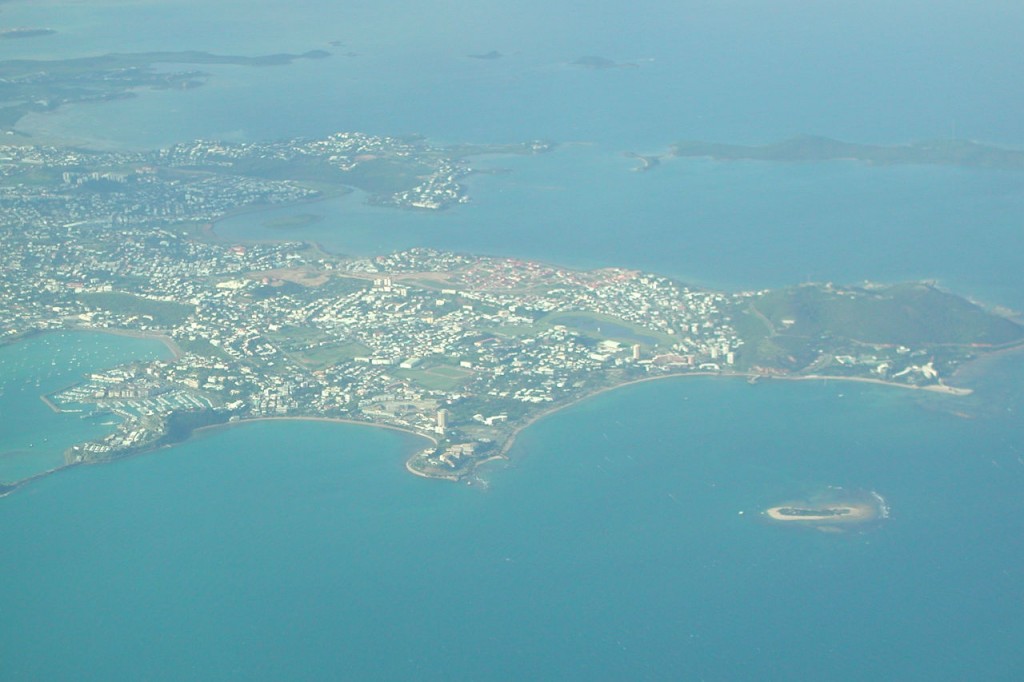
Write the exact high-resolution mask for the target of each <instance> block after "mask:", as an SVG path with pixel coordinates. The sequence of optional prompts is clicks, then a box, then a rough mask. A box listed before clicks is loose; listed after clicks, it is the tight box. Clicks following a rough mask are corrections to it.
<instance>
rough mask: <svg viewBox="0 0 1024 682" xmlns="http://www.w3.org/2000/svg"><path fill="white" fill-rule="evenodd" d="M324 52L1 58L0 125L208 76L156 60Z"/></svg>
mask: <svg viewBox="0 0 1024 682" xmlns="http://www.w3.org/2000/svg"><path fill="white" fill-rule="evenodd" d="M40 30H49V29H40ZM8 37H16V36H15V35H10V36H8ZM20 37H27V36H20ZM329 56H330V53H329V52H325V51H323V50H310V51H308V52H305V53H303V54H284V53H282V54H271V55H258V56H255V57H247V56H239V55H217V54H211V53H209V52H199V51H195V50H187V51H181V52H138V53H131V54H106V55H100V56H96V57H77V58H72V59H55V60H43V59H8V60H5V61H0V129H3V128H7V129H12V128H13V127H14V126H15V124H16V123H17V122H18V121H19V120H20V119H21V118H22V117H23V116H25V115H26V114H29V113H33V112H45V111H53V110H55V109H57V108H59V107H61V106H64V105H67V104H74V103H81V102H102V101H108V100H115V99H121V98H125V97H130V96H132V91H133V90H135V89H137V88H144V87H148V88H161V89H188V88H193V87H198V86H200V85H202V84H203V83H204V82H205V81H206V78H207V77H208V74H206V73H204V72H202V71H198V70H185V71H164V70H158V69H156V68H155V67H156V66H157V65H159V64H191V65H200V64H237V65H239V66H251V67H261V66H282V65H286V64H290V63H292V62H293V61H295V60H297V59H324V58H326V57H329Z"/></svg>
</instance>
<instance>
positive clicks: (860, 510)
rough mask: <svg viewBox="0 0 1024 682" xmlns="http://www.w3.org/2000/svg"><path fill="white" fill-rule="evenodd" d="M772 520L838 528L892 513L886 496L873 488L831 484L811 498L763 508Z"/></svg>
mask: <svg viewBox="0 0 1024 682" xmlns="http://www.w3.org/2000/svg"><path fill="white" fill-rule="evenodd" d="M763 514H764V516H766V517H767V518H768V519H770V520H772V521H778V522H781V523H788V524H793V525H796V526H809V527H812V528H815V529H816V530H822V531H826V532H836V531H839V530H842V527H844V526H851V525H858V524H865V523H868V522H872V521H879V520H882V519H886V518H888V517H889V507H888V505H887V504H886V502H885V499H884V498H883V497H882V496H881V495H879V494H878V493H876V492H874V491H868V492H863V491H847V490H844V489H842V488H836V487H830V488H828V489H827V490H826V491H824V492H822V493H819V494H817V495H815V496H814V498H813V499H811V500H800V501H794V502H787V503H785V504H782V505H779V506H775V507H769V508H768V509H766V510H764V512H763Z"/></svg>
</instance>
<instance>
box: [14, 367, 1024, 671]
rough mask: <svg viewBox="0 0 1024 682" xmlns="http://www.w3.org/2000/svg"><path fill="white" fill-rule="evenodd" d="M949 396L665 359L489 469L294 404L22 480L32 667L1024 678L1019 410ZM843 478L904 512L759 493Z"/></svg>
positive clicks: (21, 634)
mask: <svg viewBox="0 0 1024 682" xmlns="http://www.w3.org/2000/svg"><path fill="white" fill-rule="evenodd" d="M1019 369H1020V368H1019V367H1018V374H1019V373H1020V372H1019ZM946 401H948V398H944V397H933V396H921V395H919V394H917V393H914V392H910V391H900V390H893V389H886V388H884V387H875V386H863V385H856V384H850V383H837V382H829V383H824V384H822V383H817V384H812V383H806V382H804V383H797V382H793V383H785V382H778V383H772V382H769V383H766V384H759V385H756V386H750V385H748V384H746V383H745V382H743V381H739V380H729V379H714V378H689V379H678V380H668V381H663V382H654V383H649V384H645V385H640V386H634V387H629V388H626V389H622V390H620V391H617V392H612V393H609V394H605V395H602V396H600V397H598V398H595V399H592V400H589V401H586V402H584V403H582V404H580V405H578V406H575V407H573V408H571V409H569V410H565V411H563V412H561V413H558V414H556V415H554V416H552V417H550V418H548V419H546V420H544V421H541V422H539V423H538V424H537V425H536V426H535V427H533V428H531V429H529V430H527V431H526V432H524V433H523V434H522V435H521V437H520V439H519V441H518V443H517V445H516V447H515V449H514V451H513V459H512V463H511V465H510V466H507V467H506V465H498V466H496V467H494V468H492V469H490V470H489V471H487V472H485V477H486V478H487V479H488V483H487V484H486V485H483V484H482V483H481V482H478V483H477V484H476V485H474V486H466V485H462V484H451V483H447V482H439V481H427V480H423V479H419V478H415V477H413V476H410V475H408V474H407V473H406V472H405V471H404V469H403V466H402V462H403V459H404V457H405V456H406V455H407V454H408V453H409V452H411V451H412V450H413V449H415V448H417V447H419V446H420V442H419V441H418V439H416V438H414V437H411V436H403V435H401V434H395V433H392V432H387V431H383V430H375V429H373V428H369V427H358V426H348V425H335V424H325V423H308V422H294V421H292V422H263V423H256V424H251V425H244V426H240V427H236V428H229V429H224V430H219V431H215V432H207V433H205V434H203V435H202V436H201V437H200V438H198V439H196V440H193V441H191V442H189V443H187V444H185V445H182V446H180V447H176V448H174V449H173V450H169V451H168V450H164V451H160V452H158V453H153V454H150V455H146V456H141V457H137V458H133V459H130V460H127V461H123V462H120V463H117V464H114V465H106V466H97V467H86V468H77V469H73V470H70V471H67V472H65V473H62V474H60V475H56V476H53V477H50V478H47V479H44V480H42V481H40V482H37V483H35V484H33V485H31V486H30V487H28V488H26V489H24V490H21V491H18V492H17V493H16V494H14V495H12V496H9V497H8V498H6V499H4V500H3V501H2V504H3V506H2V507H0V535H2V537H3V538H4V551H3V553H2V554H0V574H2V575H3V576H4V581H3V582H2V584H0V613H2V614H3V618H2V620H0V623H2V625H0V634H2V637H0V658H2V660H3V661H4V678H5V679H11V680H23V679H24V680H29V679H79V680H92V679H95V680H104V679H154V680H177V679H189V678H203V679H239V680H243V679H244V680H276V679H411V678H417V679H424V680H449V679H579V678H591V679H719V680H726V679H811V678H821V677H824V678H827V679H832V680H861V679H869V678H883V679H905V680H918V679H920V680H925V679H929V680H933V679H966V678H973V679H989V680H995V679H1013V672H1014V671H1015V670H1019V669H1020V666H1021V665H1022V664H1024V654H1022V653H1021V651H1020V648H1019V646H1018V645H1019V642H1020V639H1021V637H1022V636H1024V625H1022V621H1021V619H1020V617H1019V616H1020V608H1021V603H1022V599H1024V589H1022V587H1021V585H1022V584H1024V580H1022V579H1024V575H1022V568H1021V565H1022V564H1021V562H1020V560H1019V559H1020V556H1021V552H1022V547H1021V542H1022V540H1021V538H1024V521H1022V519H1024V496H1022V495H1021V492H1022V489H1024V460H1022V459H1021V454H1020V450H1019V445H1018V444H1019V443H1020V442H1021V435H1022V434H1021V430H1022V429H1021V424H1020V422H1019V420H1017V419H1015V418H1006V417H1005V416H1001V415H994V416H993V415H988V416H982V417H978V418H976V419H964V418H960V417H956V416H953V415H951V414H950V412H949V411H948V407H949V405H948V403H947V402H946ZM1017 407H1019V405H1017ZM829 486H842V487H843V488H845V489H846V490H848V491H855V490H860V491H865V492H866V491H876V492H877V493H879V494H880V495H882V496H884V498H885V499H886V500H887V502H888V504H889V506H890V507H891V518H889V519H887V520H885V521H884V522H882V523H880V524H878V525H877V526H873V527H868V526H865V527H863V528H851V529H850V530H849V532H845V533H824V532H819V531H817V530H813V529H808V528H792V527H785V526H780V525H777V524H772V523H771V522H769V521H768V520H766V519H765V518H764V517H763V516H762V515H761V514H760V511H761V510H762V509H764V508H765V507H767V506H771V505H772V504H779V503H782V502H783V501H786V500H791V499H799V498H800V497H805V496H809V495H814V494H816V493H819V492H821V491H824V490H828V489H829ZM741 512H742V513H741ZM55 646H57V647H59V655H54V647H55Z"/></svg>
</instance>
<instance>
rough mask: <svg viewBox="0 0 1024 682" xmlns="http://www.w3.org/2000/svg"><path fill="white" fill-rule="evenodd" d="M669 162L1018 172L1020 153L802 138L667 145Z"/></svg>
mask: <svg viewBox="0 0 1024 682" xmlns="http://www.w3.org/2000/svg"><path fill="white" fill-rule="evenodd" d="M668 155H669V156H673V157H706V158H711V159H715V160H718V161H740V160H751V161H776V162H787V161H788V162H801V161H833V160H851V161H862V162H865V163H871V164H875V165H880V166H883V165H884V166H888V165H897V164H914V165H943V166H965V167H971V168H997V169H1012V170H1021V169H1024V150H1018V149H1008V148H1004V147H996V146H992V145H987V144H982V143H979V142H973V141H970V140H962V139H947V140H931V141H924V142H912V143H909V144H897V145H873V144H857V143H854V142H843V141H841V140H834V139H832V138H829V137H819V136H815V135H802V136H800V137H794V138H792V139H789V140H785V141H783V142H778V143H775V144H768V145H762V146H747V145H738V144H722V143H717V142H701V141H688V142H678V143H676V144H674V145H672V147H671V150H670V152H669V154H668Z"/></svg>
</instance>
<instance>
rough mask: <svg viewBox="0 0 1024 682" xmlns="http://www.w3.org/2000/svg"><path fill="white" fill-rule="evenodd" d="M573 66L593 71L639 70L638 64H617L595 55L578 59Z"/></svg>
mask: <svg viewBox="0 0 1024 682" xmlns="http://www.w3.org/2000/svg"><path fill="white" fill-rule="evenodd" d="M572 65H573V66H579V67H582V68H584V69H591V70H593V71H603V70H606V69H636V68H639V66H638V65H637V64H634V63H632V62H617V61H614V60H612V59H608V58H607V57H598V56H594V55H586V56H583V57H578V58H577V59H575V60H573V62H572Z"/></svg>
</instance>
